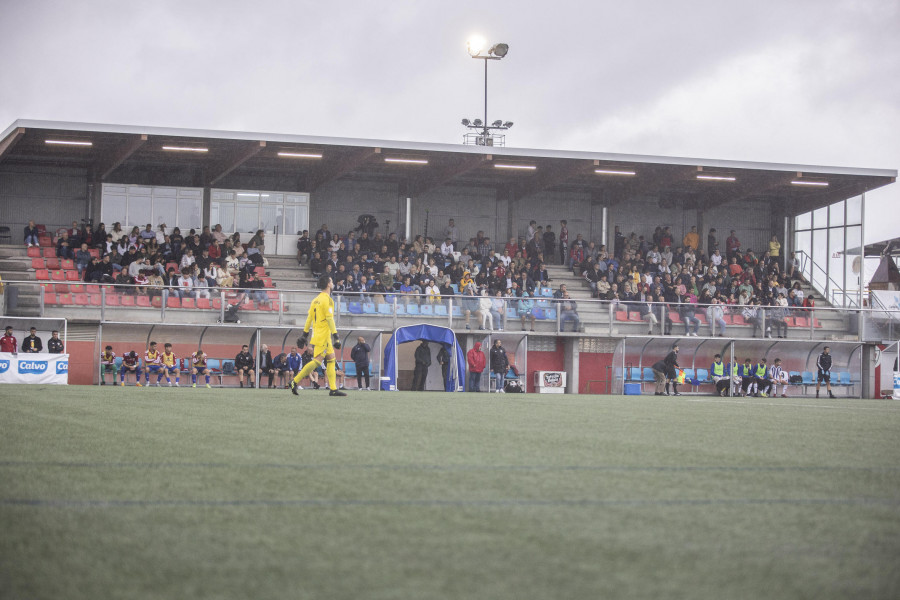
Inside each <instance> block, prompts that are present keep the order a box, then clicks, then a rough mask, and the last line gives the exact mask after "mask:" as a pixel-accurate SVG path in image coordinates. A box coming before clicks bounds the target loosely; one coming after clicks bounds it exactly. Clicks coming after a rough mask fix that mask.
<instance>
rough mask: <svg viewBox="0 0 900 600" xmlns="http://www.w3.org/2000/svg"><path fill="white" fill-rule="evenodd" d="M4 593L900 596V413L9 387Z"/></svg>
mask: <svg viewBox="0 0 900 600" xmlns="http://www.w3.org/2000/svg"><path fill="white" fill-rule="evenodd" d="M0 423H2V435H0V528H2V534H0V598H53V599H63V598H65V599H74V598H92V599H97V598H117V599H121V598H167V599H173V598H224V599H230V598H329V599H334V598H416V599H430V598H485V599H487V598H490V599H494V598H501V599H502V598H541V599H546V598H691V599H697V598H716V599H724V598H727V599H733V598H815V599H823V598H894V599H895V598H898V597H900V405H898V404H895V403H891V402H889V401H862V400H825V399H821V400H816V399H808V398H807V399H799V398H797V399H792V398H788V399H777V400H776V399H763V398H760V399H753V398H746V399H739V398H736V399H726V398H712V397H693V398H692V397H687V396H682V397H679V398H674V397H673V398H657V397H653V396H642V397H635V396H629V397H622V396H569V395H566V396H557V395H533V394H529V395H521V394H519V395H512V394H507V395H498V394H490V395H489V394H481V395H476V394H445V393H424V394H421V393H420V394H415V393H412V392H399V393H386V392H356V391H350V395H349V396H348V397H347V398H329V397H328V396H327V394H326V393H324V392H316V391H309V390H304V391H302V392H301V395H300V397H299V398H297V397H294V396H292V395H291V394H290V393H289V392H287V391H285V390H277V391H273V390H239V389H227V390H219V389H214V390H207V389H204V388H198V389H185V388H181V389H167V388H163V389H156V388H145V389H137V388H133V387H127V388H119V387H111V386H107V387H103V388H100V387H75V386H73V387H65V388H61V387H56V386H46V387H44V386H41V387H35V386H11V385H6V386H2V387H0Z"/></svg>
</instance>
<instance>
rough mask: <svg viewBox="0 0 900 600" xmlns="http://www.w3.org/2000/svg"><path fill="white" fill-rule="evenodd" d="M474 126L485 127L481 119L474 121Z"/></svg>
mask: <svg viewBox="0 0 900 600" xmlns="http://www.w3.org/2000/svg"><path fill="white" fill-rule="evenodd" d="M472 125H474V126H475V127H481V126H482V125H484V123H483V122H482V121H481V119H475V120H474V121H472Z"/></svg>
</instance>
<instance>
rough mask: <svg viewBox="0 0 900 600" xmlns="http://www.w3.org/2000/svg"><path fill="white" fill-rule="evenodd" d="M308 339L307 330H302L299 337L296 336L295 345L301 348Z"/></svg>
mask: <svg viewBox="0 0 900 600" xmlns="http://www.w3.org/2000/svg"><path fill="white" fill-rule="evenodd" d="M308 340H309V332H308V331H304V332H303V333H302V334H301V335H300V337H298V338H297V346H298V347H300V348H302V347H303V346H305V345H306V342H307V341H308Z"/></svg>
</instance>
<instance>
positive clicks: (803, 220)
mask: <svg viewBox="0 0 900 600" xmlns="http://www.w3.org/2000/svg"><path fill="white" fill-rule="evenodd" d="M811 228H812V213H811V212H806V213H803V214H802V215H797V219H796V220H795V221H794V229H797V230H800V229H811Z"/></svg>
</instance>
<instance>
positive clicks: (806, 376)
mask: <svg viewBox="0 0 900 600" xmlns="http://www.w3.org/2000/svg"><path fill="white" fill-rule="evenodd" d="M802 375H803V383H804V385H815V384H816V378H815V377H813V374H812V371H803V373H802Z"/></svg>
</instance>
